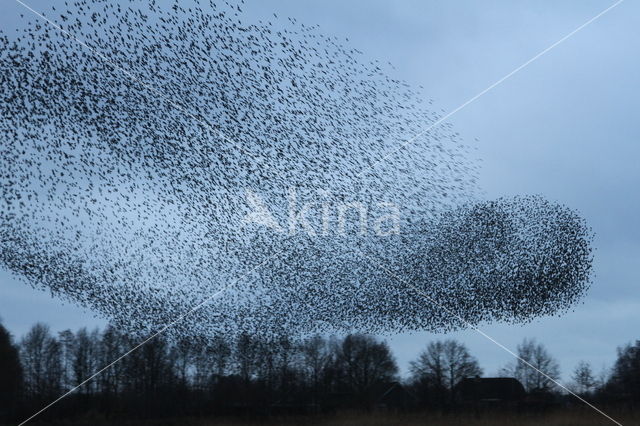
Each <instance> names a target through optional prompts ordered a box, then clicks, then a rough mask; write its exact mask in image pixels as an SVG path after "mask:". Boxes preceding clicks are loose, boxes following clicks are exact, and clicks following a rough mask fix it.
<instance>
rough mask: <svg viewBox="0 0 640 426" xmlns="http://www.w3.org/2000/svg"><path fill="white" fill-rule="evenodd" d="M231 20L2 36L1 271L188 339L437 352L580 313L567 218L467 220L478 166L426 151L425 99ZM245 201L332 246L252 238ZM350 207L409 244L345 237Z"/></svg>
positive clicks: (196, 9)
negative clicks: (388, 224) (377, 216)
mask: <svg viewBox="0 0 640 426" xmlns="http://www.w3.org/2000/svg"><path fill="white" fill-rule="evenodd" d="M242 7H243V4H242V3H224V4H221V5H216V4H213V3H206V4H205V2H202V3H201V2H197V1H193V2H183V1H180V2H177V1H176V2H174V3H173V4H170V5H166V4H163V5H161V4H157V3H156V2H155V1H152V2H142V1H136V0H129V1H123V2H111V1H106V0H82V1H76V2H65V7H64V10H58V7H54V6H52V7H51V8H50V10H49V11H47V12H43V14H44V16H46V18H47V19H49V20H51V22H54V23H55V25H51V24H50V23H47V22H45V21H43V20H42V19H41V18H39V17H37V16H35V15H33V14H30V12H28V11H27V10H25V11H24V16H23V18H24V20H25V21H28V23H26V24H25V26H24V28H21V29H18V30H17V31H16V32H15V33H8V32H5V34H2V35H1V37H0V64H1V65H0V66H1V67H2V70H3V71H2V73H0V90H1V96H2V98H1V100H0V110H1V112H2V113H1V118H0V130H1V132H2V133H1V134H2V141H1V142H0V149H1V153H0V189H1V191H2V197H1V201H0V202H1V203H2V205H1V206H0V207H1V208H0V236H1V241H0V244H1V246H0V248H1V251H0V265H2V266H3V267H4V268H5V269H7V270H9V271H12V272H13V273H15V274H16V275H17V276H20V277H23V278H24V279H25V280H26V281H27V282H28V283H30V284H31V285H33V286H35V287H37V288H41V289H49V290H50V291H51V292H52V293H53V294H55V295H57V296H58V297H61V298H65V299H67V300H70V301H72V302H73V303H77V304H80V305H82V306H85V307H87V308H89V309H91V310H93V311H95V312H98V313H99V314H101V315H104V316H106V317H107V318H109V319H110V320H111V321H113V322H114V323H115V324H117V325H119V326H121V327H123V328H125V329H126V330H128V331H130V332H149V331H152V330H157V329H159V328H161V327H163V326H165V325H167V324H172V327H171V328H170V329H168V330H167V333H172V334H173V335H174V336H181V337H185V336H191V337H207V336H212V335H219V334H223V335H235V334H237V333H241V332H250V333H254V334H261V335H265V336H269V335H275V334H279V333H282V332H286V333H287V334H289V335H294V336H306V335H308V334H310V333H316V332H349V331H353V330H358V331H363V332H373V333H390V332H398V331H403V330H424V329H426V330H433V331H445V330H450V329H454V328H458V327H466V326H468V325H469V324H478V323H479V322H482V321H495V320H500V321H527V320H530V319H532V318H535V317H537V316H540V315H549V314H554V313H558V312H561V311H563V310H565V309H567V308H569V307H570V306H571V305H572V304H573V303H575V302H576V301H577V300H579V299H580V297H581V296H582V295H583V294H584V292H585V291H586V289H587V288H588V286H589V282H590V271H591V257H592V255H591V232H590V230H589V228H588V227H587V226H586V224H585V223H584V221H583V220H582V219H581V218H580V217H579V216H578V215H577V214H576V213H575V212H573V211H572V210H570V209H568V208H567V207H564V206H562V205H558V204H554V203H550V202H548V201H545V200H544V199H542V198H540V197H516V198H512V199H500V200H495V201H483V200H480V199H478V196H477V192H478V191H477V188H476V176H477V171H478V168H477V162H476V161H475V160H474V158H473V153H472V150H471V149H470V147H469V146H468V145H467V144H466V143H465V142H464V141H463V140H462V139H461V138H460V136H459V135H458V134H457V133H456V132H455V131H454V130H453V129H452V128H451V126H450V125H449V124H446V123H444V124H439V125H438V126H435V127H433V128H432V129H430V130H429V131H428V132H425V133H424V134H423V130H424V129H425V128H428V127H429V125H430V124H432V123H435V122H436V121H437V120H438V119H439V116H440V115H439V113H437V112H434V111H433V109H432V108H431V106H430V102H425V101H423V98H424V96H423V95H422V93H421V91H420V90H417V89H415V88H412V87H411V86H410V85H408V84H407V83H405V82H403V81H400V80H397V79H394V78H392V77H391V76H389V74H388V72H387V71H385V68H387V67H386V66H383V65H382V64H381V63H379V62H377V61H369V60H366V57H365V55H364V54H363V53H362V52H359V51H358V50H356V49H352V48H349V47H346V46H345V45H344V44H342V43H340V42H339V41H338V40H337V39H336V38H334V37H327V36H324V35H322V34H321V33H320V32H319V30H318V28H316V27H313V26H307V25H304V24H302V23H298V22H297V21H295V20H294V19H288V20H281V19H279V18H277V17H274V18H273V21H274V22H268V21H258V20H255V19H254V21H256V22H249V21H251V19H249V18H246V17H244V13H243V11H242ZM242 18H245V20H244V21H243V19H242ZM413 138H415V140H412V139H413ZM407 140H412V141H411V143H410V144H405V145H406V146H404V147H403V149H397V147H398V146H399V145H401V144H404V143H405V141H407ZM381 159H384V161H380V160H381ZM248 192H250V193H252V194H257V195H259V196H260V198H261V200H262V201H263V202H264V203H265V204H266V205H267V206H268V208H269V211H270V212H271V214H272V215H273V216H272V217H273V220H274V221H275V222H277V223H280V224H283V228H286V225H285V224H286V223H287V221H288V220H290V219H291V217H290V216H291V212H290V207H291V202H292V197H291V194H292V193H295V197H296V200H295V201H296V202H297V203H298V204H299V205H302V204H304V203H310V204H311V205H313V206H315V207H313V208H312V209H310V211H309V212H308V214H309V218H308V220H309V222H310V223H311V225H312V226H313V227H314V228H315V229H320V228H322V226H323V225H326V226H325V227H324V230H325V231H326V232H315V233H313V234H311V233H309V232H275V231H274V229H273V228H269V227H264V226H259V225H257V224H255V223H247V221H246V220H244V219H245V218H246V217H247V214H250V213H251V209H252V207H251V205H250V203H249V204H248V203H247V193H248ZM349 205H351V206H354V205H355V206H388V205H393V206H397V208H398V209H399V212H398V217H397V218H396V219H397V220H398V221H399V223H398V225H399V226H398V229H399V232H387V233H385V235H380V234H376V233H373V232H366V233H363V232H361V231H362V230H361V229H360V225H361V223H360V222H359V220H360V219H362V217H361V216H359V217H355V218H354V217H351V216H353V215H351V216H350V218H351V219H353V221H351V222H349V225H347V226H346V230H345V232H335V229H336V226H337V225H336V223H335V222H336V218H335V217H334V216H331V217H329V216H325V215H324V214H325V213H326V211H327V209H328V210H330V211H332V212H333V211H335V209H336V208H338V207H339V206H349ZM327 217H329V219H328V221H327ZM323 221H324V222H323ZM178 318H179V319H180V321H176V319H178Z"/></svg>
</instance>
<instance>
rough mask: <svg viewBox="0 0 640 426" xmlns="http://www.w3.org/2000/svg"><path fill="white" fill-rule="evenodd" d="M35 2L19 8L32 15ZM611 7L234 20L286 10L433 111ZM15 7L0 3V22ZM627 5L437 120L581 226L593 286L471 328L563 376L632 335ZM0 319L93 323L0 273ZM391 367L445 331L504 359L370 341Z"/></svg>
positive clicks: (609, 358)
mask: <svg viewBox="0 0 640 426" xmlns="http://www.w3.org/2000/svg"><path fill="white" fill-rule="evenodd" d="M46 3H47V2H44V1H32V2H29V4H30V5H31V6H32V7H34V9H36V10H44V5H45V4H46ZM611 4H613V2H612V1H600V0H599V1H580V2H578V1H571V2H569V1H547V2H539V1H531V2H527V1H518V2H511V1H501V2H498V1H455V2H444V1H441V2H435V1H409V0H402V1H394V2H391V1H377V0H366V1H360V0H357V1H356V0H353V1H349V2H344V1H335V0H323V1H304V2H300V1H293V0H291V1H288V0H287V1H270V2H252V3H251V4H246V5H245V6H244V9H245V12H246V14H247V18H248V19H256V20H257V19H260V18H268V17H271V16H272V14H273V13H274V12H275V13H277V14H278V15H279V16H289V17H294V18H296V19H297V20H298V21H300V22H302V23H305V24H310V25H312V24H319V25H320V27H321V31H322V32H323V33H324V34H329V35H335V36H338V37H339V38H347V37H348V39H349V42H348V44H349V45H350V46H352V47H355V48H357V49H359V50H361V51H363V52H364V53H365V56H366V57H369V58H375V59H379V60H381V61H383V62H387V61H389V62H391V63H392V64H393V65H394V67H395V71H393V73H394V74H393V75H394V77H399V78H402V79H404V80H406V81H407V82H408V83H410V84H412V85H416V86H417V85H422V86H423V87H424V92H425V94H426V95H427V96H429V97H430V98H431V99H433V101H434V106H435V107H437V108H439V109H442V111H443V112H444V113H446V112H448V111H451V110H454V109H456V108H457V107H459V106H460V105H462V104H464V103H465V102H467V101H468V100H469V99H471V98H473V97H474V96H475V95H477V94H478V93H480V92H482V91H483V90H485V89H486V88H487V87H489V86H491V85H492V84H493V83H495V82H496V81H498V80H500V79H501V78H502V77H504V76H505V75H507V74H509V73H510V72H512V71H513V70H514V69H516V68H517V67H519V66H520V65H522V64H523V63H525V62H526V61H528V60H529V59H531V58H532V57H534V56H535V55H537V54H538V53H539V52H541V51H543V50H544V49H546V48H548V47H549V46H551V45H552V44H554V43H556V42H557V41H558V40H560V39H561V38H563V37H564V36H565V35H567V34H569V33H570V32H572V31H573V30H574V29H576V28H577V27H579V26H581V25H582V24H584V23H585V22H587V21H588V20H589V19H591V18H592V17H594V16H595V15H597V14H598V13H600V12H601V11H602V10H604V9H606V8H607V7H608V6H610V5H611ZM20 13H23V14H25V15H27V14H29V12H28V11H26V10H24V9H22V8H21V6H20V5H19V4H18V3H13V2H11V1H5V2H2V5H0V25H1V26H2V28H3V29H4V28H11V27H12V26H14V25H15V22H18V20H20V19H21V18H20ZM639 16H640V4H639V3H637V2H629V1H627V2H623V3H622V4H620V5H619V6H618V7H616V8H614V9H613V10H611V11H610V12H608V13H607V14H605V15H603V16H602V17H601V18H599V19H598V20H596V21H595V22H593V23H592V24H590V25H588V26H587V27H585V28H584V29H582V30H580V31H579V32H577V33H576V34H575V35H573V36H572V37H571V38H569V39H568V40H566V41H564V42H563V43H561V44H559V45H558V46H556V47H554V48H553V49H551V50H550V51H549V52H547V53H546V54H545V55H543V56H542V57H540V58H539V59H537V60H536V61H534V62H533V63H531V64H529V65H528V66H526V67H524V68H523V69H522V70H520V71H519V72H518V73H516V74H515V75H513V76H512V77H510V78H509V79H507V80H505V81H504V82H502V83H501V84H499V85H498V86H496V87H495V88H493V89H492V90H490V91H489V92H487V93H485V94H484V95H482V96H481V97H480V98H478V99H477V100H475V101H474V102H472V103H470V104H469V105H467V106H466V107H465V108H464V109H462V110H460V111H459V112H457V113H456V114H454V115H453V116H451V117H450V118H449V120H448V121H449V122H451V123H453V125H454V128H455V130H456V131H458V132H460V133H461V135H462V136H463V137H464V138H465V139H466V140H467V141H469V142H472V143H473V144H474V145H475V146H476V147H477V150H478V151H477V152H478V155H479V157H480V158H481V159H482V163H481V164H482V169H481V172H480V187H481V188H482V190H483V191H484V194H483V197H484V198H487V199H493V198H497V197H500V196H509V195H516V194H520V195H523V194H539V195H542V196H544V197H545V198H548V199H550V200H553V201H558V202H561V203H563V204H566V205H567V206H569V207H571V208H573V209H576V210H577V211H579V212H580V214H581V215H583V217H584V218H585V219H586V220H587V222H588V223H589V225H590V226H591V227H592V228H593V231H594V232H595V235H596V237H595V241H594V246H595V248H596V251H595V258H594V270H595V274H594V280H593V285H592V288H591V290H590V291H589V292H588V293H587V295H586V296H585V298H584V299H583V302H582V303H581V304H579V305H577V306H575V309H574V310H573V311H571V312H568V313H566V314H563V315H562V316H560V317H558V316H555V317H544V318H540V319H538V320H535V321H533V322H532V323H530V324H526V325H515V326H514V325H507V324H482V325H480V327H479V328H480V329H482V331H483V332H485V333H487V334H488V335H490V336H491V337H492V338H494V339H495V340H496V341H498V342H500V343H501V344H503V345H504V346H506V347H508V348H510V349H515V347H516V346H517V344H518V343H520V342H521V341H522V339H523V338H525V337H529V338H536V339H537V340H538V341H540V342H542V343H544V344H545V345H546V346H547V348H548V349H549V351H550V353H551V354H553V355H554V356H555V357H556V358H557V359H558V361H559V362H560V366H561V370H562V378H563V380H564V381H568V380H570V376H571V370H572V369H573V368H574V366H575V365H576V364H577V363H578V362H579V361H580V360H586V361H588V362H590V363H591V364H592V365H593V367H594V369H595V370H596V371H599V370H600V369H601V368H604V367H610V366H611V365H612V363H613V362H614V361H615V357H616V347H617V346H620V345H623V344H626V343H628V342H631V341H633V340H635V339H640V335H639V334H638V330H639V329H640V327H639V326H640V293H639V292H638V284H639V283H640V272H639V270H638V268H637V264H638V259H639V258H640V226H639V225H638V221H637V212H638V210H639V207H640V198H639V197H638V185H639V184H640V168H639V167H638V166H637V163H638V160H637V159H638V157H639V156H640V145H639V144H638V137H639V136H640V120H638V119H637V111H639V110H640V108H639V107H640V105H639V104H640V100H638V99H639V96H638V95H640V81H639V80H638V78H637V76H638V68H639V67H640V57H639V56H638V55H637V52H638V51H639V48H640V25H638V19H639V18H638V17H639ZM0 318H2V322H3V323H4V325H5V326H6V327H7V328H8V329H9V330H10V331H11V332H12V333H13V334H14V335H16V336H21V335H22V334H24V333H25V332H26V331H27V330H28V328H29V327H30V326H31V325H32V324H33V323H35V322H36V321H44V322H46V323H48V324H50V325H51V327H52V329H53V330H56V331H57V330H63V329H66V328H72V329H76V328H78V327H81V326H85V325H86V326H89V327H92V326H102V325H104V324H105V323H106V321H105V320H104V319H102V318H97V317H95V315H94V314H93V313H91V312H88V311H85V310H83V309H81V308H78V307H76V306H73V305H70V304H68V303H62V302H61V301H60V300H57V299H53V298H52V297H51V296H50V295H49V294H48V293H46V292H41V291H36V290H33V289H32V288H30V287H29V286H28V285H27V284H25V283H23V282H21V281H19V280H17V279H16V278H15V277H13V276H11V275H10V274H9V273H7V272H6V271H1V270H0ZM384 338H385V339H387V341H388V342H389V344H390V346H391V348H392V349H393V351H394V354H395V356H396V358H397V361H398V363H399V365H400V367H401V371H402V372H403V373H406V372H407V367H408V363H409V361H410V360H411V359H415V358H416V357H417V355H418V353H419V352H420V351H421V350H422V349H424V347H425V346H426V345H427V343H428V342H430V341H432V340H435V339H444V338H456V339H459V340H461V341H462V342H464V343H465V344H466V345H467V346H468V348H469V350H470V352H471V353H472V354H473V355H474V356H476V357H477V358H478V359H479V361H480V364H481V365H482V366H483V367H484V370H485V375H489V376H491V375H495V374H496V373H497V372H498V370H499V368H500V367H502V366H504V365H505V364H506V363H508V362H510V361H512V360H513V357H512V356H511V355H510V354H508V353H507V352H506V351H504V350H503V349H502V348H500V347H498V346H497V345H496V344H495V343H493V342H491V341H489V340H488V339H486V338H485V337H482V336H481V335H479V334H478V333H477V332H475V331H472V330H467V331H461V332H456V333H450V334H432V333H413V334H401V335H395V336H384Z"/></svg>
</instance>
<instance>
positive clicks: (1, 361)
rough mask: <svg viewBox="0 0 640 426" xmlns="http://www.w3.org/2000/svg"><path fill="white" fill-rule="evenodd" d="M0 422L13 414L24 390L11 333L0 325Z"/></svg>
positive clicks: (18, 359) (18, 358) (20, 366)
mask: <svg viewBox="0 0 640 426" xmlns="http://www.w3.org/2000/svg"><path fill="white" fill-rule="evenodd" d="M0 374H1V375H2V380H0V421H2V420H3V418H4V417H8V416H10V415H11V414H13V413H12V412H13V410H14V407H15V405H16V402H17V401H18V398H19V396H20V391H21V390H22V365H21V364H20V357H19V354H18V348H17V347H16V346H15V345H14V344H13V339H12V338H11V334H9V331H7V329H5V328H4V327H3V326H2V324H0Z"/></svg>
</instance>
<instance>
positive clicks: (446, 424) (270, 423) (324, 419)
mask: <svg viewBox="0 0 640 426" xmlns="http://www.w3.org/2000/svg"><path fill="white" fill-rule="evenodd" d="M608 414H609V415H610V416H611V417H613V418H614V419H615V420H616V421H618V422H620V423H621V424H623V425H625V426H629V425H640V413H639V412H629V411H625V412H621V411H610V412H608ZM55 424H61V423H57V422H56V423H55ZM64 424H69V425H84V424H91V425H92V426H102V425H111V424H114V425H118V426H129V425H143V426H169V425H181V426H258V425H261V426H276V425H282V426H295V425H311V426H365V425H366V426H424V425H428V426H476V425H477V426H503V425H504V426H507V425H509V426H518V425H521V426H541V425H549V426H600V425H602V426H605V425H607V426H608V425H614V424H615V423H614V422H612V421H611V420H608V419H606V418H605V417H604V416H602V415H600V414H598V413H596V412H595V411H592V410H588V409H584V410H583V409H580V410H565V411H556V412H551V413H546V414H498V413H486V414H481V415H461V414H451V415H442V414H427V413H411V414H391V413H370V414H363V413H343V414H337V415H332V416H315V417H280V418H269V419H254V420H250V419H244V420H243V419H238V418H226V419H225V418H176V419H165V420H158V421H151V420H146V421H135V420H128V421H126V420H125V421H117V422H110V421H108V420H106V419H104V418H100V417H95V418H94V417H91V416H89V417H84V418H82V419H78V420H76V421H74V422H69V423H66V422H65V423H64Z"/></svg>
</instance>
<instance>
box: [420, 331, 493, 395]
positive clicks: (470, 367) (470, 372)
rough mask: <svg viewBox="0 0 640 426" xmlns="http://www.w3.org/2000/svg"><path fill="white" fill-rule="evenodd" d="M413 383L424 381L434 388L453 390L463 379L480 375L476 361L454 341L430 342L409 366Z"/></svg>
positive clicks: (464, 347)
mask: <svg viewBox="0 0 640 426" xmlns="http://www.w3.org/2000/svg"><path fill="white" fill-rule="evenodd" d="M409 368H410V371H411V375H412V378H413V379H414V381H416V382H418V381H422V380H426V381H428V382H430V383H431V384H433V385H434V386H435V387H439V388H446V389H448V390H453V388H454V387H455V385H457V384H458V382H460V380H462V379H464V378H465V377H475V376H480V375H482V369H481V368H480V366H479V364H478V361H477V360H476V359H475V358H474V357H473V356H471V354H470V353H469V351H468V349H467V347H466V346H465V345H463V344H462V343H459V342H457V341H455V340H445V341H436V342H431V343H429V345H427V348H426V349H425V350H424V351H422V352H421V353H420V355H419V356H418V359H417V360H415V361H412V362H411V364H410V367H409Z"/></svg>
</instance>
